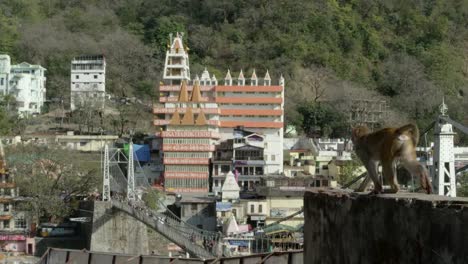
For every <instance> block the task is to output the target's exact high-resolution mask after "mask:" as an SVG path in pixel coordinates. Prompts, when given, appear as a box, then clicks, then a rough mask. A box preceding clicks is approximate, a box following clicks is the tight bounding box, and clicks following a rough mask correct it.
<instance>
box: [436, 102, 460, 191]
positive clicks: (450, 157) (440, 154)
mask: <svg viewBox="0 0 468 264" xmlns="http://www.w3.org/2000/svg"><path fill="white" fill-rule="evenodd" d="M440 113H441V116H446V114H447V105H445V102H444V101H442V105H441V106H440ZM454 135H455V133H454V132H453V130H452V125H451V124H449V123H447V122H445V121H443V120H442V119H440V118H438V121H437V122H436V126H435V129H434V175H433V186H434V190H435V192H436V193H438V194H439V195H444V196H451V197H456V196H457V188H456V182H455V155H454V151H453V136H454Z"/></svg>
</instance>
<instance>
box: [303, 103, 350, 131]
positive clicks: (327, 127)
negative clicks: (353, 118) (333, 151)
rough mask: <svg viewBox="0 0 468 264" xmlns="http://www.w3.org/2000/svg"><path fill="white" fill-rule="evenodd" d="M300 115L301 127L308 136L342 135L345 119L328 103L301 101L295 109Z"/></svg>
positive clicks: (345, 125)
mask: <svg viewBox="0 0 468 264" xmlns="http://www.w3.org/2000/svg"><path fill="white" fill-rule="evenodd" d="M297 111H298V112H299V113H300V114H301V115H302V129H303V131H304V132H305V133H306V134H307V135H309V136H314V135H315V136H324V137H343V136H345V134H346V133H347V129H348V125H347V119H346V117H345V116H344V114H343V113H341V112H340V111H338V110H337V109H335V108H334V107H333V106H332V104H329V103H313V102H310V103H303V104H301V105H299V106H298V110H297Z"/></svg>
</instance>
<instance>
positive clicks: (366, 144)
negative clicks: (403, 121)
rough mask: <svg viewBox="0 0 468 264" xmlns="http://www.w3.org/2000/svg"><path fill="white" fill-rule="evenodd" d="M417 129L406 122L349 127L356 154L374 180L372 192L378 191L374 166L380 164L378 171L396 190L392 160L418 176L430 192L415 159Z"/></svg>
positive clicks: (425, 178)
mask: <svg viewBox="0 0 468 264" xmlns="http://www.w3.org/2000/svg"><path fill="white" fill-rule="evenodd" d="M418 140H419V130H418V128H417V126H416V125H414V124H408V125H405V126H402V127H399V128H392V127H389V128H383V129H381V130H378V131H376V132H373V133H371V132H370V130H369V128H367V127H365V126H358V127H355V128H354V129H353V132H352V141H353V144H354V146H355V150H356V154H357V156H358V157H359V159H360V160H361V161H362V163H363V164H364V166H365V167H366V169H367V172H368V176H369V177H370V178H371V179H372V181H373V182H374V186H375V188H374V192H375V193H380V192H382V184H381V183H380V181H379V179H378V166H379V163H380V164H381V165H382V174H383V176H384V177H385V179H387V181H388V182H389V183H390V186H391V189H392V192H395V193H396V192H398V190H399V185H398V181H397V177H396V165H397V164H396V163H397V162H401V163H402V165H403V166H404V167H405V168H406V169H407V170H408V171H409V172H410V173H411V174H413V175H414V176H417V177H419V178H420V182H421V187H422V188H424V189H425V190H426V192H427V193H432V187H431V184H430V181H429V175H428V172H427V170H426V168H424V166H422V165H421V164H420V163H419V162H418V161H417V160H416V146H417V144H418Z"/></svg>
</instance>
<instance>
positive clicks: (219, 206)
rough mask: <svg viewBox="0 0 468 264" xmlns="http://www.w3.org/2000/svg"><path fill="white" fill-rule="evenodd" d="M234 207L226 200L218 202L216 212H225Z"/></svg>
mask: <svg viewBox="0 0 468 264" xmlns="http://www.w3.org/2000/svg"><path fill="white" fill-rule="evenodd" d="M231 208H232V204H231V203H226V202H224V203H223V202H217V203H216V212H225V211H229V210H231Z"/></svg>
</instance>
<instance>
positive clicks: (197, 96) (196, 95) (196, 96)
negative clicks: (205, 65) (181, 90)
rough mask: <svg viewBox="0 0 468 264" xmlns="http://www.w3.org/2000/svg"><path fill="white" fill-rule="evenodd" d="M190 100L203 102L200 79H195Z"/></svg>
mask: <svg viewBox="0 0 468 264" xmlns="http://www.w3.org/2000/svg"><path fill="white" fill-rule="evenodd" d="M190 101H191V102H195V103H199V102H201V92H200V81H195V84H194V85H193V91H192V95H191V97H190Z"/></svg>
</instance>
